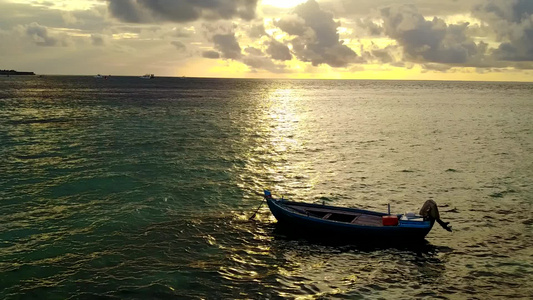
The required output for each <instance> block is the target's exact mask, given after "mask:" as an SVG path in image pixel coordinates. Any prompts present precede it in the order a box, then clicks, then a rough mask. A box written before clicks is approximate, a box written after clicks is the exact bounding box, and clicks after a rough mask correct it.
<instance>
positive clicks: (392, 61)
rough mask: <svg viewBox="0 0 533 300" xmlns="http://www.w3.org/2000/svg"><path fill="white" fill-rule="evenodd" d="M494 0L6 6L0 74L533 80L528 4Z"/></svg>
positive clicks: (40, 1)
mask: <svg viewBox="0 0 533 300" xmlns="http://www.w3.org/2000/svg"><path fill="white" fill-rule="evenodd" d="M495 1H496V0H490V1H487V3H486V4H480V3H479V2H478V1H477V0H467V1H462V2H461V3H450V4H446V5H439V4H436V3H435V2H434V1H418V2H417V4H416V5H411V4H408V3H407V1H399V2H397V3H395V4H391V3H390V1H385V0H373V1H371V0H362V1H357V2H355V1H353V2H352V1H341V0H292V1H291V0H284V1H282V0H262V1H258V2H257V3H255V2H250V1H246V0H239V1H231V2H224V1H214V2H212V3H211V2H209V3H207V4H205V3H204V4H201V3H197V2H194V1H193V2H191V1H160V2H157V3H156V2H150V1H140V0H126V1H117V0H105V1H97V0H76V1H70V0H69V1H66V0H65V1H54V2H51V1H44V0H31V1H30V0H27V1H23V0H12V1H3V2H0V20H1V22H0V38H1V39H2V41H3V43H2V44H1V45H0V55H1V57H2V58H3V61H2V65H1V66H0V68H3V69H17V70H30V71H34V72H36V73H38V74H86V75H91V74H96V73H106V74H116V75H138V74H139V73H144V72H146V71H147V70H148V71H149V72H150V73H156V74H158V75H160V76H199V77H241V78H247V77H250V78H258V77H260V78H327V79H331V78H342V79H364V78H367V79H428V80H440V79H442V80H481V81H483V80H503V81H531V80H532V79H531V78H533V71H532V70H533V56H532V55H531V53H533V49H532V47H531V45H533V41H532V40H531V35H528V34H527V32H530V31H532V30H533V25H532V24H533V23H531V22H530V20H531V17H532V15H533V8H531V5H527V3H526V2H527V0H517V1H505V2H501V3H500V2H499V3H500V4H499V5H492V6H491V3H492V2H495ZM518 8H520V9H521V12H520V13H516V15H514V14H515V13H514V12H518V11H519V10H517V9H518ZM494 9H496V10H498V11H499V13H498V12H494V11H492V10H494ZM183 12H187V13H183ZM36 62H38V63H36ZM132 62H135V63H132Z"/></svg>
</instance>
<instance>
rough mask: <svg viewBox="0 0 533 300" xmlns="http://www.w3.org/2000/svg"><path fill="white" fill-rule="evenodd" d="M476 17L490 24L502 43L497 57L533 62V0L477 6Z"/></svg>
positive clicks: (498, 0)
mask: <svg viewBox="0 0 533 300" xmlns="http://www.w3.org/2000/svg"><path fill="white" fill-rule="evenodd" d="M473 15H474V16H476V17H477V18H479V19H481V20H482V21H484V22H486V23H487V24H488V28H489V29H490V30H493V31H494V32H495V34H496V36H497V37H498V39H499V40H500V41H501V43H500V45H499V47H498V48H497V49H495V50H494V51H493V55H494V58H495V59H497V60H504V61H517V62H521V61H522V62H523V61H533V1H532V0H515V1H507V0H489V1H486V2H483V3H482V4H480V5H477V6H476V7H475V8H474V12H473Z"/></svg>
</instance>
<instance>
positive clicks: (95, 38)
mask: <svg viewBox="0 0 533 300" xmlns="http://www.w3.org/2000/svg"><path fill="white" fill-rule="evenodd" d="M91 43H92V45H93V46H104V45H105V39H104V36H103V35H101V34H91Z"/></svg>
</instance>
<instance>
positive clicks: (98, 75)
mask: <svg viewBox="0 0 533 300" xmlns="http://www.w3.org/2000/svg"><path fill="white" fill-rule="evenodd" d="M109 76H111V75H109ZM109 76H107V75H100V74H97V75H96V76H94V78H98V79H107V78H108V77H109Z"/></svg>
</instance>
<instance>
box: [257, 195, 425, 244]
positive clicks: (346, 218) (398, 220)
mask: <svg viewBox="0 0 533 300" xmlns="http://www.w3.org/2000/svg"><path fill="white" fill-rule="evenodd" d="M264 197H265V199H266V201H267V204H268V207H269V208H270V211H271V212H272V214H273V215H274V217H276V219H277V220H278V223H279V224H280V225H282V226H284V227H285V228H287V229H289V230H291V231H293V232H294V233H298V234H302V235H309V234H311V235H324V236H325V237H327V238H332V239H346V238H359V239H361V238H362V239H364V240H376V241H387V240H422V239H424V237H425V236H426V235H427V234H428V233H429V231H430V230H431V228H432V227H433V223H434V222H432V221H426V220H424V219H423V218H422V217H421V216H416V215H414V214H411V213H409V214H405V215H404V214H397V215H391V214H390V213H381V212H374V211H369V210H363V209H355V208H346V207H337V206H328V205H320V204H312V203H303V202H293V201H287V200H285V199H283V198H282V199H276V198H274V197H273V196H272V194H271V193H270V191H268V190H265V191H264Z"/></svg>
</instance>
